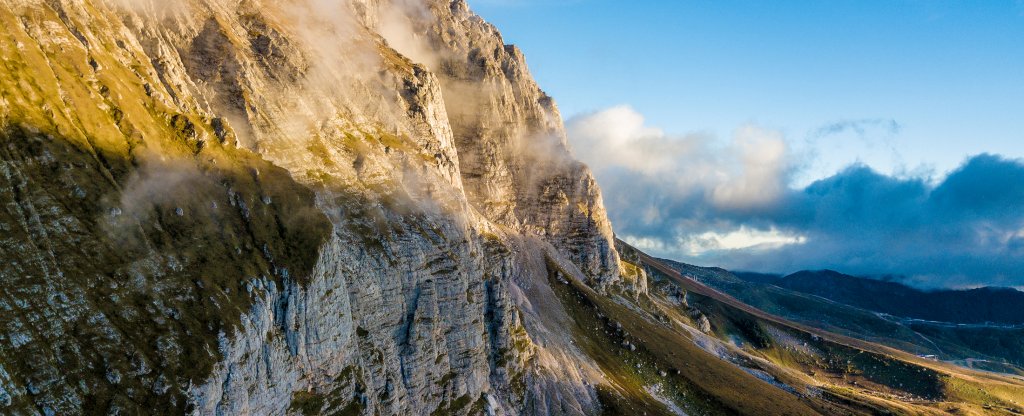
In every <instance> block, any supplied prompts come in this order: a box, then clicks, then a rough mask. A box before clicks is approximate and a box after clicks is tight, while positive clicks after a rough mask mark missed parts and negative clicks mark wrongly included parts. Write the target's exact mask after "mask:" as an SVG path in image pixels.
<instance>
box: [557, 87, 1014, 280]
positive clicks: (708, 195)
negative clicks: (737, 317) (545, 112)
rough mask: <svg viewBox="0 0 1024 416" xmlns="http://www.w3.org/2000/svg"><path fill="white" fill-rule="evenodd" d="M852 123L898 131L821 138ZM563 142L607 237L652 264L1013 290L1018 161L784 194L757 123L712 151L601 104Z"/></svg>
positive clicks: (852, 179) (709, 142)
mask: <svg viewBox="0 0 1024 416" xmlns="http://www.w3.org/2000/svg"><path fill="white" fill-rule="evenodd" d="M865 124H868V125H871V126H874V127H881V128H882V129H885V130H893V129H895V130H898V129H899V127H898V124H897V123H895V122H892V121H887V120H880V121H869V122H863V121H861V122H857V123H854V122H841V123H837V124H836V125H835V126H833V127H834V128H833V130H835V129H840V130H842V129H856V128H862V127H858V126H863V125H865ZM568 133H569V138H570V141H571V144H572V146H573V151H574V152H575V154H576V155H577V156H578V157H579V158H580V159H582V160H583V161H585V162H587V163H588V164H589V165H590V166H591V168H592V169H593V170H594V172H595V175H596V176H597V178H598V181H599V182H600V183H601V185H602V187H603V189H604V195H605V202H606V205H607V207H608V210H609V213H610V215H611V218H612V221H613V222H614V224H615V227H616V230H617V231H618V232H619V233H620V237H622V238H624V239H626V240H627V241H630V242H632V243H634V244H637V245H638V246H640V247H642V248H644V249H646V250H649V251H651V252H652V253H654V254H657V255H661V256H666V257H670V258H674V259H679V260H683V261H688V262H692V263H696V264H700V265H718V266H722V267H726V268H729V269H733V270H753V271H764V272H779V273H788V272H793V271H797V270H802V269H821V268H832V269H837V270H841V271H844V272H847V273H854V274H861V275H890V274H896V275H903V276H905V277H906V278H907V279H908V283H912V284H916V285H918V286H924V287H940V286H941V287H970V286H979V285H999V286H1017V287H1019V286H1024V209H1022V207H1024V161H1021V160H1013V159H1007V158H1003V157H1001V156H997V155H990V154H981V155H978V156H974V157H971V158H969V159H968V160H966V161H965V162H964V163H963V165H961V166H960V167H959V168H958V169H956V170H954V171H953V172H951V173H949V174H948V175H947V176H946V177H945V178H943V179H941V180H939V181H937V182H935V181H930V180H928V179H927V178H919V177H893V176H888V175H883V174H881V173H878V172H876V171H874V170H873V169H871V168H870V167H868V166H865V165H860V164H855V165H851V166H849V167H846V168H845V169H843V170H841V171H839V172H838V173H836V174H835V175H833V176H831V177H827V178H823V179H819V180H816V181H813V182H812V183H810V185H808V186H806V187H804V188H802V189H795V188H793V187H792V183H793V182H794V181H793V178H794V176H795V175H796V174H797V173H798V170H799V166H801V165H803V164H804V162H805V161H801V160H796V159H797V158H795V157H794V156H793V154H792V151H791V150H790V148H789V146H788V145H787V142H786V140H785V139H784V138H783V137H782V135H781V134H780V133H778V132H774V131H771V130H766V129H762V128H759V127H757V126H752V125H751V126H743V127H740V128H738V129H737V130H736V131H735V132H734V134H733V136H732V137H731V139H730V141H729V143H728V144H721V143H719V142H718V141H716V140H714V138H712V137H710V136H707V135H701V134H692V135H683V136H673V135H669V134H666V133H665V132H663V131H661V130H659V129H656V128H652V127H649V126H647V125H646V124H645V123H644V119H643V117H642V116H641V115H640V114H638V113H637V112H636V111H634V110H632V109H631V108H629V107H615V108H611V109H608V110H604V111H601V112H597V113H592V114H585V115H581V116H578V117H575V118H573V119H571V120H569V122H568ZM824 133H828V132H824Z"/></svg>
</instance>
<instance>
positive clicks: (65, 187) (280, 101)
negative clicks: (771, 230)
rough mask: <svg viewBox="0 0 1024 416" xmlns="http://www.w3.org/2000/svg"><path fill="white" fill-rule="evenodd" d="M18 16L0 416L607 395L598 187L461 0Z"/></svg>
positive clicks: (20, 6) (149, 7)
mask: <svg viewBox="0 0 1024 416" xmlns="http://www.w3.org/2000/svg"><path fill="white" fill-rule="evenodd" d="M2 3H3V7H2V8H0V21H2V23H3V29H2V34H3V36H0V58H2V64H3V65H4V68H3V70H0V92H2V93H3V94H2V100H0V123H2V128H3V134H2V137H3V141H2V145H0V173H2V175H0V205H2V207H3V208H2V209H0V227H2V233H0V258H3V259H4V262H3V264H0V277H2V282H3V288H2V290H0V326H2V328H3V329H2V330H0V413H5V414H7V413H12V414H74V413H82V412H96V413H103V414H108V413H109V414H117V413H121V414H138V413H150V412H152V411H153V409H160V410H159V412H161V413H163V412H167V413H182V412H191V413H195V414H214V413H220V414H284V413H331V412H346V411H348V412H364V413H366V414H431V413H434V412H438V411H439V412H441V413H440V414H449V413H473V412H480V411H487V412H490V413H492V414H520V413H530V414H536V413H539V414H544V413H568V414H574V413H575V414H586V413H592V412H594V411H595V409H596V406H597V403H596V393H595V391H594V389H593V385H595V384H596V383H597V382H598V380H597V378H598V376H597V373H598V372H597V370H595V369H594V365H593V363H591V362H590V360H589V359H588V358H586V357H585V356H584V355H583V354H582V353H580V352H579V351H578V350H577V349H576V347H575V346H574V345H573V344H572V342H571V341H570V338H569V335H567V334H565V330H564V326H565V323H566V322H567V321H568V319H569V318H568V317H567V316H566V315H565V312H564V311H563V310H562V306H561V305H560V303H559V301H558V300H557V299H555V295H554V293H553V292H552V290H551V289H550V288H549V287H548V285H549V282H550V275H551V268H552V267H556V268H557V269H558V270H559V271H560V273H563V274H568V275H573V276H575V277H576V278H578V279H580V280H582V281H586V282H588V283H589V284H590V285H591V286H592V287H594V288H598V289H601V288H605V287H607V286H608V285H612V284H616V283H617V282H619V270H620V264H619V260H618V254H617V253H616V251H615V248H614V246H613V244H612V231H611V226H610V224H609V222H608V220H607V216H606V214H605V211H604V208H603V206H602V203H601V196H600V190H599V189H598V187H597V185H596V183H595V181H594V179H593V177H592V176H591V174H590V172H589V171H588V170H587V168H586V167H585V166H583V165H582V164H580V163H578V162H576V161H574V160H573V159H572V158H571V156H570V155H569V154H568V151H567V149H566V144H565V135H564V132H563V128H562V124H561V119H560V116H559V114H558V111H557V109H556V107H555V105H554V103H553V101H552V100H551V98H550V97H548V96H547V95H545V94H544V93H543V92H542V91H541V90H540V89H539V88H538V87H537V85H536V84H535V82H534V81H533V80H532V78H531V77H530V75H529V72H528V70H527V67H526V63H525V60H524V58H523V55H522V53H521V52H520V51H519V50H517V49H516V48H515V47H512V46H508V45H505V44H504V43H503V41H502V39H501V37H500V35H499V34H498V32H497V30H496V29H495V28H494V27H493V26H491V25H490V24H488V23H486V22H484V21H483V20H482V19H480V18H479V17H477V16H475V15H474V14H472V12H471V11H469V9H468V7H467V5H466V4H465V2H464V1H461V0H454V1H442V0H436V1H427V2H416V1H411V0H393V1H374V0H350V1H345V0H333V1H330V0H288V1H246V0H207V1H199V0H177V1H170V2H168V1H157V0H53V1H47V2H39V1H19V0H3V1H2Z"/></svg>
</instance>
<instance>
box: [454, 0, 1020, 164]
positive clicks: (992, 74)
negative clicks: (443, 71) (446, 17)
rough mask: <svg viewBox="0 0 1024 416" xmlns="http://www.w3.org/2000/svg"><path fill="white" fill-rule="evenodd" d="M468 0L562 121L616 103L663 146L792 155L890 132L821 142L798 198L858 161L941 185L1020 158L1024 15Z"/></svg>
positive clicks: (856, 6)
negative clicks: (984, 162)
mask: <svg viewBox="0 0 1024 416" xmlns="http://www.w3.org/2000/svg"><path fill="white" fill-rule="evenodd" d="M470 1H471V3H470V4H471V6H472V7H473V8H474V9H475V10H476V12H477V13H479V14H480V15H481V16H483V17H484V18H485V19H487V20H488V21H490V22H492V23H494V24H495V25H497V26H498V28H499V29H500V30H501V31H502V33H503V34H504V36H505V40H506V42H507V43H515V44H517V45H519V46H520V47H521V48H522V49H523V50H524V51H525V53H526V56H527V59H528V60H529V63H530V67H531V69H532V71H533V73H534V75H535V76H536V78H537V79H538V81H539V82H540V84H541V86H542V87H543V88H544V89H545V90H546V91H548V92H549V93H550V94H551V95H552V96H554V97H555V99H556V100H557V101H558V103H559V105H560V107H561V109H562V112H563V115H564V116H565V117H566V118H571V117H572V116H574V115H576V114H579V113H582V112H588V111H596V110H601V109H604V108H607V107H611V106H614V105H620V104H627V105H630V106H632V107H633V108H635V109H636V110H637V111H638V112H639V113H641V114H643V115H644V116H645V117H646V118H647V120H648V122H649V124H650V125H652V126H657V127H659V128H662V129H665V130H666V131H669V132H672V133H679V134H681V133H690V132H707V133H710V134H713V135H716V136H718V137H727V136H729V135H730V134H731V132H732V131H733V130H734V129H736V128H737V127H738V126H740V125H743V124H746V123H756V124H758V125H761V126H765V127H769V128H773V129H776V130H779V131H781V132H783V133H784V134H785V135H786V137H787V140H789V141H791V142H792V143H793V146H794V148H795V149H796V150H797V151H801V150H804V149H803V146H804V145H803V142H806V141H807V140H808V139H813V140H818V139H820V138H815V137H810V136H813V135H814V133H815V132H817V131H819V130H821V129H822V128H823V127H824V126H827V125H830V124H834V123H839V122H842V121H850V120H879V119H882V120H889V121H894V122H895V123H896V124H897V125H898V126H899V127H900V128H899V134H898V135H893V134H890V133H891V132H888V131H875V130H872V129H868V131H867V132H866V134H867V136H868V137H863V138H862V137H856V136H857V135H856V134H845V135H844V134H840V135H834V136H833V137H828V138H826V139H827V141H826V144H825V145H823V146H825V147H830V146H829V145H836V144H837V143H836V142H839V143H842V144H843V145H842V146H840V147H841V149H838V151H837V152H824V153H825V154H821V155H819V158H818V159H820V160H818V161H817V163H816V166H812V167H810V169H808V172H806V173H804V174H803V175H802V177H801V178H800V182H801V183H806V182H808V181H809V180H811V179H817V178H819V177H824V176H825V175H827V174H831V173H834V172H835V171H837V170H839V169H840V168H841V167H843V166H844V165H845V164H847V163H849V162H853V161H856V160H861V161H863V162H865V163H867V164H869V165H871V166H873V167H876V168H877V169H879V170H881V171H883V172H887V173H900V172H911V173H917V172H919V171H920V170H921V168H922V167H923V168H925V169H928V168H931V169H934V170H935V171H936V173H937V174H940V175H941V174H943V173H945V172H947V171H949V170H951V169H953V168H955V167H956V166H957V165H958V164H960V163H961V162H962V161H963V160H964V159H965V158H966V157H967V156H969V155H973V154H976V153H979V152H994V153H999V154H1004V155H1007V156H1013V157H1020V156H1024V148H1022V146H1021V144H1020V143H1021V142H1024V81H1022V80H1024V46H1022V44H1021V40H1022V39H1024V2H1020V1H1015V0H986V1H942V0H937V1H936V0H927V1H925V0H887V1H876V0H858V1H852V0H833V1H824V0H822V1H770V2H768V1H636V2H622V1H610V0H546V1H545V0H475V1H474V0H470ZM848 133H849V132H848ZM864 139H867V140H864ZM858 140H859V141H867V143H857V144H851V143H848V142H849V141H858ZM829 142H831V143H829ZM844 142H846V143H844Z"/></svg>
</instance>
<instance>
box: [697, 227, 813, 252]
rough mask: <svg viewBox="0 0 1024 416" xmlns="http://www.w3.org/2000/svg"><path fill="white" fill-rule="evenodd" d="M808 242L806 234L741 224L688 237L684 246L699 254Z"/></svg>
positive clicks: (759, 248)
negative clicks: (722, 230) (761, 228)
mask: <svg viewBox="0 0 1024 416" xmlns="http://www.w3.org/2000/svg"><path fill="white" fill-rule="evenodd" d="M806 242H807V237H806V236H803V235H799V234H792V233H787V232H783V231H780V230H778V229H776V228H774V227H772V228H769V229H768V230H758V229H752V228H748V227H746V226H740V227H739V228H737V229H735V230H732V231H727V232H717V231H707V232H704V233H701V234H698V235H694V236H690V237H686V238H684V242H683V244H682V247H683V250H685V251H687V252H688V254H689V255H692V256H699V255H702V254H705V253H708V252H711V251H723V250H743V249H751V250H771V249H777V248H781V247H783V246H788V245H793V244H804V243H806Z"/></svg>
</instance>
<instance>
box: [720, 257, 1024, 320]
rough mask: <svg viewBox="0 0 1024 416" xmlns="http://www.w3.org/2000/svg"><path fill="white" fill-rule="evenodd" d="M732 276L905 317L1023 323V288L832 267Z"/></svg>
mask: <svg viewBox="0 0 1024 416" xmlns="http://www.w3.org/2000/svg"><path fill="white" fill-rule="evenodd" d="M736 276H737V277H739V278H741V279H743V280H746V281H749V282H755V283H768V284H772V285H775V286H779V287H782V288H785V289H789V290H793V291H797V292H801V293H806V294H810V295H815V296H821V297H823V298H826V299H829V300H832V301H835V302H839V303H843V304H847V305H851V306H856V307H859V308H863V309H867V310H871V311H875V312H882V313H887V314H890V315H895V316H900V317H905V318H915V319H924V320H929V321H940V322H951V323H963V324H979V323H986V322H990V323H997V324H1024V292H1021V291H1019V290H1015V289H1010V288H995V287H984V288H978V289H970V290H935V291H925V290H920V289H915V288H912V287H910V286H907V285H904V284H901V283H898V282H893V281H884V280H875V279H869V278H863V277H856V276H851V275H847V274H843V273H839V272H836V271H833V270H819V271H802V272H797V273H793V274H791V275H788V276H784V277H783V276H779V275H772V274H762V273H736Z"/></svg>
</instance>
